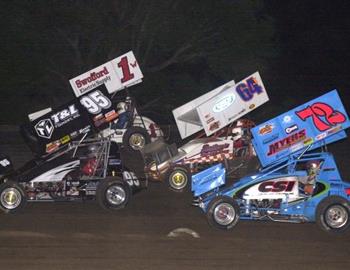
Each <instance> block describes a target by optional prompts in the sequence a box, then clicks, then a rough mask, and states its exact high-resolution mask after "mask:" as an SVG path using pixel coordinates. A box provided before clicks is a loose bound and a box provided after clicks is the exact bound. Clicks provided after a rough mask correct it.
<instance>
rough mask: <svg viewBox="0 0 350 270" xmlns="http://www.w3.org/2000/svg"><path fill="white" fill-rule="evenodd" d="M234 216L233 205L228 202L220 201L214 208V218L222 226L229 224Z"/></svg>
mask: <svg viewBox="0 0 350 270" xmlns="http://www.w3.org/2000/svg"><path fill="white" fill-rule="evenodd" d="M235 217H236V211H235V209H234V207H233V206H232V205H231V204H229V203H220V204H218V205H217V206H216V207H215V209H214V219H215V221H216V222H217V223H218V224H219V225H222V226H227V225H229V224H231V223H232V222H233V221H234V220H235Z"/></svg>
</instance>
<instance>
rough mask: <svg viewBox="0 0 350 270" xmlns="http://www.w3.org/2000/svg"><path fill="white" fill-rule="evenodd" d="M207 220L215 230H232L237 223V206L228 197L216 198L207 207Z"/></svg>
mask: <svg viewBox="0 0 350 270" xmlns="http://www.w3.org/2000/svg"><path fill="white" fill-rule="evenodd" d="M207 220H208V222H209V224H210V225H211V226H213V227H215V228H218V229H221V230H229V229H232V228H233V227H234V226H236V225H237V223H238V221H239V206H238V204H237V203H236V202H235V201H234V200H233V199H232V198H230V197H227V196H218V197H216V198H215V199H214V200H212V201H211V202H210V204H209V206H208V211H207Z"/></svg>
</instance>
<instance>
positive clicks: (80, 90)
mask: <svg viewBox="0 0 350 270" xmlns="http://www.w3.org/2000/svg"><path fill="white" fill-rule="evenodd" d="M142 78H143V74H142V72H141V69H140V66H139V65H138V63H137V60H136V58H135V56H134V54H133V52H132V51H130V52H128V53H126V54H123V55H122V56H119V57H117V58H115V59H113V60H111V61H109V62H107V63H104V64H103V65H100V66H98V67H96V68H93V69H91V70H89V71H87V72H85V73H83V74H81V75H79V76H77V77H75V78H73V79H70V80H69V82H70V84H71V86H72V88H73V91H74V94H75V96H76V97H80V96H81V95H83V94H85V93H87V92H90V91H91V90H93V89H95V88H96V87H98V86H100V85H103V84H105V85H106V88H107V90H108V93H110V94H112V93H115V92H117V91H120V90H122V89H124V88H126V87H129V86H131V85H134V84H137V83H140V82H141V81H142Z"/></svg>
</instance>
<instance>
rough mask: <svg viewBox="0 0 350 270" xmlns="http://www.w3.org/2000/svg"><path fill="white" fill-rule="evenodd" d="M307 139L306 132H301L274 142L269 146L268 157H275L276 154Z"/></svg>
mask: <svg viewBox="0 0 350 270" xmlns="http://www.w3.org/2000/svg"><path fill="white" fill-rule="evenodd" d="M305 139H306V130H305V129H303V130H300V131H299V132H296V133H293V134H292V135H290V136H288V137H285V138H283V139H281V140H279V141H277V142H274V143H272V144H270V145H269V152H268V153H267V155H268V156H272V155H275V154H276V153H278V152H280V151H282V150H284V149H286V148H288V147H290V146H292V145H295V144H296V143H298V142H300V141H304V140H305Z"/></svg>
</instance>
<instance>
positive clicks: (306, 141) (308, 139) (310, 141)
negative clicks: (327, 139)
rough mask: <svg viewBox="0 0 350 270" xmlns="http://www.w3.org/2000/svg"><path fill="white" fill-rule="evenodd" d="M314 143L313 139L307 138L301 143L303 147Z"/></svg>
mask: <svg viewBox="0 0 350 270" xmlns="http://www.w3.org/2000/svg"><path fill="white" fill-rule="evenodd" d="M313 142H314V139H313V138H307V139H306V140H305V141H304V142H303V143H304V145H305V146H307V145H310V144H312V143H313Z"/></svg>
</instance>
